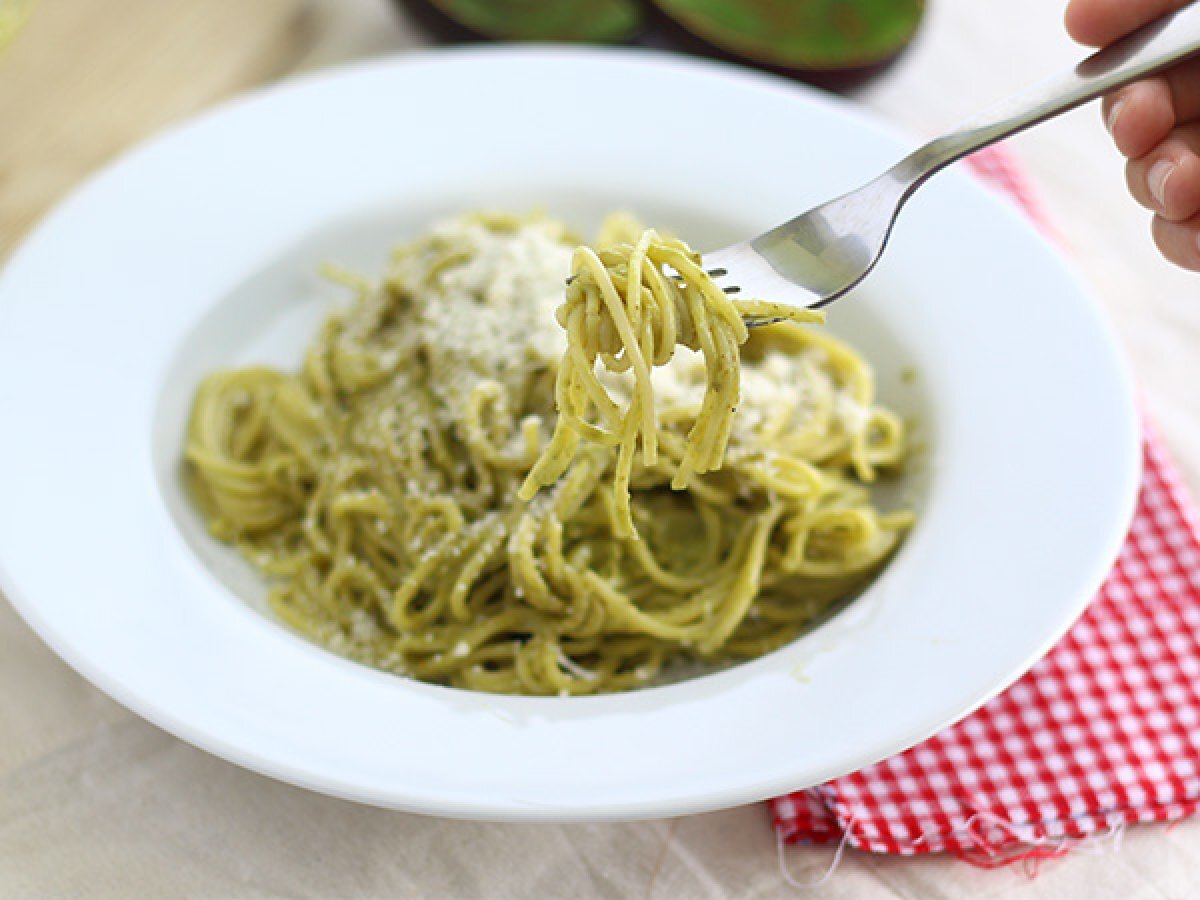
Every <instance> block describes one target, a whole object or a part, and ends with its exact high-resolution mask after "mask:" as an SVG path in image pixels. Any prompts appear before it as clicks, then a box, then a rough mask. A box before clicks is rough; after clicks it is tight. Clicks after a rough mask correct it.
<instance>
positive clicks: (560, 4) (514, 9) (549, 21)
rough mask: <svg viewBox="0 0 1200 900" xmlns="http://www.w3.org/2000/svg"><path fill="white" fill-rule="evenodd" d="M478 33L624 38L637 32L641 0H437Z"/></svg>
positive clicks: (510, 38) (447, 12)
mask: <svg viewBox="0 0 1200 900" xmlns="http://www.w3.org/2000/svg"><path fill="white" fill-rule="evenodd" d="M431 2H432V3H433V5H434V6H436V7H437V8H438V9H439V10H441V12H443V13H444V14H445V15H447V16H449V17H450V18H451V19H453V20H454V21H456V22H458V23H459V24H460V25H463V26H465V27H466V28H469V29H470V30H471V31H474V32H476V33H477V34H480V35H483V36H484V37H489V38H498V39H500V40H506V41H623V40H627V39H629V38H630V37H632V36H633V35H634V34H636V33H637V31H638V29H639V28H640V26H641V24H642V14H641V10H640V8H639V7H638V5H637V3H636V2H635V0H431Z"/></svg>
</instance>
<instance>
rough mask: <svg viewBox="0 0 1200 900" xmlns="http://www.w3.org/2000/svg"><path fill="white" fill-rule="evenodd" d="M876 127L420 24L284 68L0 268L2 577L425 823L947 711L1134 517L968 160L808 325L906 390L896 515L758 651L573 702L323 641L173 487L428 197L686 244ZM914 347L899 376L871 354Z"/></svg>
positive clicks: (824, 186) (922, 725)
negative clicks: (424, 31) (193, 421)
mask: <svg viewBox="0 0 1200 900" xmlns="http://www.w3.org/2000/svg"><path fill="white" fill-rule="evenodd" d="M906 146H907V144H906V142H905V141H904V140H902V139H900V138H897V137H896V136H895V135H894V134H893V133H891V132H890V131H889V130H888V129H886V128H884V127H882V126H881V125H879V124H878V123H876V122H875V121H874V120H873V119H871V118H870V117H868V116H867V115H865V114H863V113H862V112H860V111H858V110H857V109H855V108H854V107H853V106H851V105H849V104H847V103H844V102H842V101H838V100H833V99H830V98H828V97H825V96H823V95H820V94H817V93H815V92H812V91H809V90H805V89H803V88H800V87H797V86H795V85H793V84H790V83H786V82H783V81H780V80H776V79H773V78H769V77H764V76H759V75H752V74H747V73H745V72H742V71H740V70H737V69H734V68H730V67H726V66H720V65H714V64H710V63H699V62H692V61H686V60H682V59H677V58H674V57H669V56H664V55H657V54H649V53H637V52H616V51H594V50H563V49H540V50H532V49H522V50H516V49H499V50H495V49H493V50H470V51H454V52H440V53H433V54H423V55H418V56H412V57H407V58H405V59H402V60H397V61H385V62H375V63H370V64H366V65H360V66H355V67H350V68H347V69H343V70H339V71H334V72H330V73H325V74H320V75H316V76H312V77H305V78H300V79H296V80H294V81H291V82H289V83H286V84H284V85H281V86H279V87H274V88H271V89H268V90H266V91H262V92H259V93H257V94H254V95H251V96H249V97H247V98H244V99H241V100H238V101H236V102H234V103H231V104H228V105H225V106H223V107H221V108H219V109H217V110H215V111H213V112H210V113H208V114H206V115H203V116H201V117H199V118H198V119H196V120H195V121H193V122H190V123H188V124H186V125H183V126H181V127H178V128H175V129H173V130H171V131H169V132H168V133H166V134H164V135H162V136H160V137H158V138H156V139H155V140H153V141H151V142H149V143H147V144H146V145H144V146H143V147H140V148H138V149H136V150H134V151H132V152H131V153H129V154H128V155H126V156H125V157H124V158H123V159H121V160H120V161H118V162H117V163H115V164H114V165H112V166H110V167H109V168H108V169H106V170H105V171H104V172H102V173H101V174H99V175H98V176H96V177H95V178H93V179H92V180H91V181H89V182H88V183H87V184H86V185H85V186H83V187H82V188H80V189H79V190H78V191H77V192H76V193H75V194H74V195H73V196H72V197H71V198H70V199H69V200H67V201H66V202H65V203H64V204H63V205H62V206H61V207H60V208H59V209H58V210H56V211H55V212H54V213H53V214H51V215H50V216H49V217H48V218H47V219H46V221H45V222H44V223H42V225H41V226H40V227H39V228H38V229H37V230H36V231H35V233H34V234H33V235H32V236H31V237H30V238H29V239H28V240H27V241H26V243H25V245H24V246H23V247H22V248H21V249H20V251H19V252H18V253H17V254H16V255H15V256H14V257H13V259H12V261H11V263H10V264H9V266H8V268H7V271H6V272H5V274H4V277H3V281H2V282H0V423H3V435H4V436H3V439H2V440H0V584H2V585H3V588H4V591H5V592H6V594H7V596H8V597H9V598H10V600H11V601H12V602H13V603H14V604H15V605H16V606H17V608H18V610H19V611H20V612H21V614H22V615H23V616H25V618H26V619H27V620H28V621H29V622H30V624H31V625H32V626H33V627H34V628H35V629H36V630H37V632H38V633H39V634H40V635H41V636H42V637H43V639H45V640H46V642H47V643H48V644H50V646H52V647H53V648H54V649H55V650H56V651H57V652H58V653H59V654H61V655H62V657H63V658H64V659H65V660H67V662H69V663H70V664H71V665H72V666H74V667H75V668H76V669H78V670H79V671H80V672H81V673H82V674H83V675H85V676H86V677H87V678H88V679H90V680H91V681H92V682H93V683H95V684H96V685H98V686H99V687H100V688H102V689H103V690H105V691H106V692H108V693H109V694H111V695H112V696H113V697H115V698H116V699H117V700H119V701H121V702H122V703H124V704H126V705H127V706H129V707H130V708H131V709H133V710H135V711H136V712H138V713H140V714H141V715H143V716H145V717H146V718H147V719H149V720H150V721H152V722H155V723H156V724H158V725H160V726H161V727H163V728H165V729H167V730H169V731H171V732H173V733H174V734H177V735H178V736H180V737H181V738H183V739H185V740H187V741H190V742H192V743H194V744H196V745H198V746H201V747H204V748H205V749H207V750H210V751H211V752H213V753H216V754H219V755H220V756H223V757H225V758H227V759H230V760H233V761H235V762H237V763H240V764H242V765H245V766H247V767H249V768H252V769H255V770H257V771H260V772H263V773H265V774H268V775H272V776H274V777H277V778H281V779H284V780H287V781H290V782H293V783H295V784H300V785H304V786H307V787H310V788H313V789H315V790H320V791H325V792H328V793H331V794H337V795H340V796H344V797H349V798H352V799H356V800H362V801H365V802H369V803H375V804H379V805H384V806H394V807H399V808H403V809H408V810H415V811H421V812H429V813H437V814H441V815H450V816H463V817H478V818H495V819H523V820H584V819H592V820H595V819H625V818H635V817H644V816H664V815H674V814H680V813H687V812H695V811H699V810H705V809H713V808H718V807H723V806H729V805H733V804H738V803H743V802H747V801H752V800H757V799H760V798H764V797H767V796H770V795H772V794H777V793H780V792H784V791H788V790H792V789H797V788H801V787H805V786H808V785H811V784H814V783H817V782H821V781H824V780H826V779H828V778H831V777H833V776H836V775H840V774H843V773H845V772H848V771H851V770H853V769H856V768H859V767H861V766H863V765H866V764H868V763H871V762H873V761H875V760H878V759H880V758H882V757H884V756H887V755H889V754H891V753H894V752H897V751H899V750H902V749H903V748H905V747H908V746H910V745H911V744H913V743H915V742H917V741H919V740H921V739H922V738H924V737H926V736H928V735H930V734H932V733H933V732H935V731H936V730H938V729H939V728H941V727H942V726H944V725H946V724H948V723H950V722H953V721H954V720H956V719H958V718H960V717H961V716H963V715H964V714H966V713H967V712H969V711H970V710H972V709H973V708H975V707H976V706H978V705H979V704H980V703H982V702H983V701H984V700H986V699H987V698H989V697H990V696H992V695H993V694H995V693H996V692H998V691H999V690H1001V689H1002V688H1003V687H1005V686H1006V685H1007V684H1009V683H1010V682H1011V681H1013V680H1014V679H1015V678H1016V677H1017V676H1019V675H1020V674H1021V673H1022V672H1023V671H1025V670H1026V669H1027V668H1028V667H1029V666H1030V665H1031V664H1032V663H1033V662H1034V661H1035V660H1036V659H1037V658H1038V657H1039V656H1040V655H1041V654H1043V653H1044V652H1045V651H1046V650H1047V649H1048V648H1049V647H1050V646H1051V645H1052V644H1053V643H1054V642H1055V640H1056V639H1057V638H1058V637H1059V636H1060V635H1061V634H1062V633H1063V632H1064V631H1065V630H1066V628H1067V627H1068V626H1069V625H1070V624H1071V622H1072V621H1074V619H1075V618H1076V617H1077V616H1078V615H1079V613H1080V612H1081V610H1082V609H1083V607H1084V605H1085V604H1086V603H1087V601H1088V599H1089V598H1090V597H1091V595H1092V593H1093V592H1094V591H1095V589H1096V588H1097V587H1098V585H1099V584H1100V582H1101V580H1102V578H1103V576H1104V574H1105V573H1106V571H1107V569H1108V567H1109V566H1110V565H1111V563H1112V561H1113V559H1114V557H1115V555H1116V552H1117V550H1118V547H1119V544H1120V542H1121V539H1122V537H1123V535H1124V533H1125V529H1126V526H1127V524H1128V521H1129V518H1130V515H1131V512H1132V507H1133V501H1134V496H1135V491H1136V486H1137V479H1138V471H1139V454H1138V442H1137V433H1138V428H1137V421H1136V417H1135V413H1134V408H1133V403H1132V401H1131V392H1130V387H1129V382H1128V380H1127V378H1126V375H1125V373H1124V370H1123V367H1122V364H1121V362H1120V359H1119V355H1118V353H1117V350H1116V348H1115V346H1114V343H1113V340H1112V337H1111V335H1110V333H1109V331H1108V328H1107V326H1106V325H1105V324H1104V321H1103V320H1102V318H1101V317H1100V315H1099V314H1098V312H1097V310H1096V308H1095V306H1094V304H1093V303H1092V301H1090V300H1089V299H1088V297H1087V296H1086V294H1085V292H1084V291H1083V289H1082V288H1081V287H1080V285H1079V284H1078V282H1076V280H1075V279H1074V278H1073V277H1072V276H1071V274H1070V273H1069V272H1068V270H1067V267H1066V266H1065V265H1064V264H1063V262H1062V261H1061V260H1060V259H1059V257H1058V255H1057V254H1056V253H1055V251H1054V250H1053V249H1052V248H1051V247H1049V246H1048V245H1047V244H1046V243H1045V242H1044V241H1043V240H1042V239H1041V238H1040V237H1038V235H1037V234H1036V233H1035V232H1034V231H1033V229H1032V228H1031V227H1030V226H1029V225H1028V224H1027V223H1026V221H1024V219H1023V218H1022V216H1021V215H1020V214H1018V213H1017V212H1016V211H1015V210H1014V209H1013V208H1011V207H1010V205H1009V204H1008V203H1006V202H1005V201H1003V200H1001V199H999V198H997V197H994V196H992V195H991V194H990V193H989V192H988V191H987V190H985V189H984V188H982V187H980V186H978V185H977V184H975V183H974V182H973V181H972V180H971V179H970V178H968V177H967V176H965V175H963V174H961V173H956V172H950V173H947V174H945V175H942V176H940V177H939V178H938V179H936V180H935V181H934V183H932V184H931V185H930V186H929V187H927V188H925V189H924V190H922V191H921V193H920V194H919V195H918V196H917V197H916V198H915V199H914V200H913V201H912V203H911V207H910V209H909V210H908V211H907V212H906V213H905V214H904V216H903V217H902V219H901V221H900V224H899V226H898V229H897V232H896V234H895V237H894V241H893V245H892V248H891V249H890V250H889V252H888V253H887V255H886V257H885V260H884V262H883V263H882V264H881V266H880V268H879V270H878V271H877V272H876V274H875V275H873V276H872V277H871V279H870V280H869V282H868V284H867V285H866V286H865V287H864V288H863V289H862V290H861V291H860V292H858V294H857V295H856V296H852V297H850V298H847V299H845V300H843V301H840V302H838V303H837V304H836V305H835V306H834V307H833V309H832V311H831V314H830V323H829V327H830V329H831V330H832V331H834V332H835V333H837V334H841V335H844V336H845V337H847V338H849V339H850V340H851V341H852V342H853V343H855V344H856V345H857V346H858V347H860V348H861V349H862V350H863V351H865V352H866V354H867V355H868V356H869V357H870V358H871V359H872V360H873V362H874V363H875V365H876V368H877V371H878V375H879V382H880V390H881V393H882V396H883V398H884V399H885V401H886V402H888V403H890V404H891V405H893V406H895V407H897V408H899V409H900V410H901V411H903V412H904V413H906V414H908V415H910V416H912V417H914V419H915V421H916V423H917V431H916V434H917V439H918V441H919V442H921V443H922V444H923V445H924V447H925V450H924V455H923V463H922V464H920V465H918V466H917V467H916V471H915V473H914V474H913V475H912V476H911V477H910V480H909V482H908V483H907V485H906V486H905V491H906V494H907V496H908V497H909V498H910V499H911V500H912V502H913V503H914V504H915V505H916V508H917V511H918V513H919V515H920V522H919V524H918V525H917V527H916V529H915V530H914V532H913V533H912V535H911V537H910V538H909V539H908V541H907V543H906V544H905V545H904V546H903V548H902V550H901V551H900V553H899V554H898V555H897V556H896V558H895V559H894V560H893V561H892V563H891V564H890V565H889V567H888V568H887V569H886V570H885V572H884V573H883V574H882V576H881V577H880V578H879V579H878V580H877V582H876V583H875V584H874V585H873V586H872V587H871V588H870V589H869V590H868V591H867V592H866V593H865V594H864V595H863V596H862V597H861V598H860V599H858V600H857V601H856V602H854V603H853V604H852V605H851V606H850V607H849V608H848V609H847V610H846V611H845V612H843V613H841V614H840V615H838V616H837V617H835V618H834V619H833V620H832V621H831V622H829V623H828V624H826V625H824V626H822V627H820V628H818V629H817V630H816V631H814V632H813V633H811V634H809V635H808V636H806V637H804V638H802V639H800V640H798V641H796V642H795V643H794V644H792V645H790V646H788V647H786V648H784V649H782V650H780V651H778V652H776V653H773V654H771V655H769V656H767V657H764V658H762V659H758V660H755V661H753V662H749V663H746V664H744V665H741V666H738V667H736V668H733V669H729V670H726V671H723V672H719V673H716V674H711V675H707V676H704V677H700V678H696V679H694V680H691V681H687V682H684V683H680V684H675V685H671V686H666V687H659V688H653V689H649V690H644V691H639V692H635V693H626V694H620V695H610V696H601V697H590V698H572V699H559V698H552V699H547V698H522V697H504V696H491V695H483V694H476V693H470V692H463V691H456V690H451V689H447V688H441V687H434V686H430V685H425V684H419V683H415V682H413V681H410V680H407V679H404V678H400V677H396V676H391V675H387V674H383V673H380V672H376V671H373V670H371V669H368V668H365V667H363V666H360V665H356V664H354V663H351V662H347V661H345V660H343V659H340V658H338V657H336V656H334V655H332V654H330V653H328V652H326V651H324V650H322V649H320V648H318V647H315V646H313V645H311V644H309V643H307V642H306V641H304V640H303V639H301V638H299V637H297V636H295V635H294V634H292V633H291V632H289V631H288V630H287V629H285V628H284V627H282V626H281V625H279V624H278V623H276V622H274V621H272V620H271V619H270V618H269V617H268V616H267V615H265V614H263V613H262V611H261V597H262V585H261V582H260V580H259V579H258V577H257V576H255V575H254V574H253V573H252V572H250V570H249V569H248V567H247V566H246V565H245V564H244V563H243V562H242V561H241V560H240V559H238V558H237V557H236V555H234V554H233V553H232V552H231V551H229V550H228V549H227V548H225V547H222V546H220V545H218V544H216V543H215V542H214V541H212V540H211V539H210V538H209V537H208V536H207V535H206V534H205V533H204V531H203V528H202V527H201V526H200V524H199V522H198V520H197V518H196V516H195V514H194V513H193V511H192V510H191V508H190V507H189V506H188V505H187V504H186V502H185V501H184V499H183V496H182V494H181V492H180V489H179V480H178V473H179V456H180V451H181V446H182V434H183V423H184V419H185V415H186V412H187V407H188V403H189V400H190V394H191V392H192V390H193V389H194V387H195V384H196V382H197V379H198V378H199V376H200V374H201V373H203V372H205V371H207V370H208V369H210V368H212V367H214V366H218V365H221V364H225V363H230V362H245V361H250V360H263V361H269V362H275V363H279V364H282V365H287V366H294V365H296V364H297V362H298V359H299V351H300V348H301V347H302V346H303V345H304V343H305V342H306V341H307V340H308V339H309V337H310V336H311V333H312V328H313V326H314V325H315V323H316V322H317V320H318V319H319V318H320V317H321V315H322V314H323V312H324V310H325V309H326V306H327V303H328V301H329V293H328V292H327V291H325V290H324V289H322V288H321V287H320V286H319V282H318V280H317V278H316V275H315V270H316V266H317V265H318V263H320V262H321V261H323V260H326V259H335V260H337V261H340V262H343V263H346V264H348V265H351V266H355V267H358V268H361V269H363V270H364V271H368V272H378V271H380V269H381V268H382V265H383V260H384V253H385V250H386V248H387V247H389V246H390V245H391V244H393V243H395V242H397V241H398V240H400V239H403V238H405V237H408V236H411V235H413V234H415V233H416V232H417V231H419V230H421V229H422V228H423V227H424V226H425V225H426V224H427V223H428V222H429V220H430V219H431V218H433V217H436V216H437V215H440V214H442V213H447V212H453V211H457V210H463V209H473V208H479V207H485V206H505V207H510V208H516V209H529V208H531V207H534V206H538V205H541V206H544V207H546V208H547V209H549V210H550V211H551V212H553V213H557V214H560V215H562V216H565V217H567V218H568V219H570V220H571V221H573V222H574V223H576V224H577V225H579V226H581V227H583V228H587V227H589V226H591V225H593V224H594V223H595V222H596V221H597V220H598V218H599V216H600V215H601V214H602V213H603V212H604V211H607V210H610V209H613V208H619V207H626V208H632V209H634V210H635V211H637V212H638V213H640V214H641V215H642V216H643V217H644V218H645V219H646V220H648V221H650V222H653V223H655V224H658V225H661V226H665V227H667V228H670V229H673V230H676V231H678V232H679V233H681V234H682V235H683V236H685V237H686V238H688V239H690V240H691V241H692V242H693V244H695V245H696V246H698V247H701V248H705V247H709V248H711V247H715V246H719V245H721V244H722V243H724V242H727V241H730V240H732V239H735V238H739V237H742V236H746V235H750V234H753V233H756V232H758V231H760V230H762V229H763V228H765V227H767V226H771V225H774V224H777V223H778V222H780V221H782V220H783V219H785V218H788V217H790V216H791V215H794V214H795V213H797V212H800V211H802V210H803V209H805V208H807V207H808V206H810V205H812V204H814V203H815V202H817V201H819V200H822V199H825V198H827V197H830V196H832V195H834V194H837V193H839V192H841V191H843V190H845V189H848V188H850V187H852V186H855V185H856V184H858V183H859V182H861V181H863V180H865V179H866V178H867V177H869V176H871V175H874V174H875V173H877V172H878V171H880V170H881V169H883V168H884V167H885V166H887V165H889V164H890V163H891V162H892V161H894V160H895V159H896V158H897V157H898V156H899V155H900V154H901V153H902V152H903V151H904V150H905V148H906ZM909 367H912V368H915V370H916V372H917V379H916V381H915V383H914V384H912V385H908V384H906V383H905V381H904V379H902V378H901V374H902V372H904V371H905V370H906V369H908V368H909Z"/></svg>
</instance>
